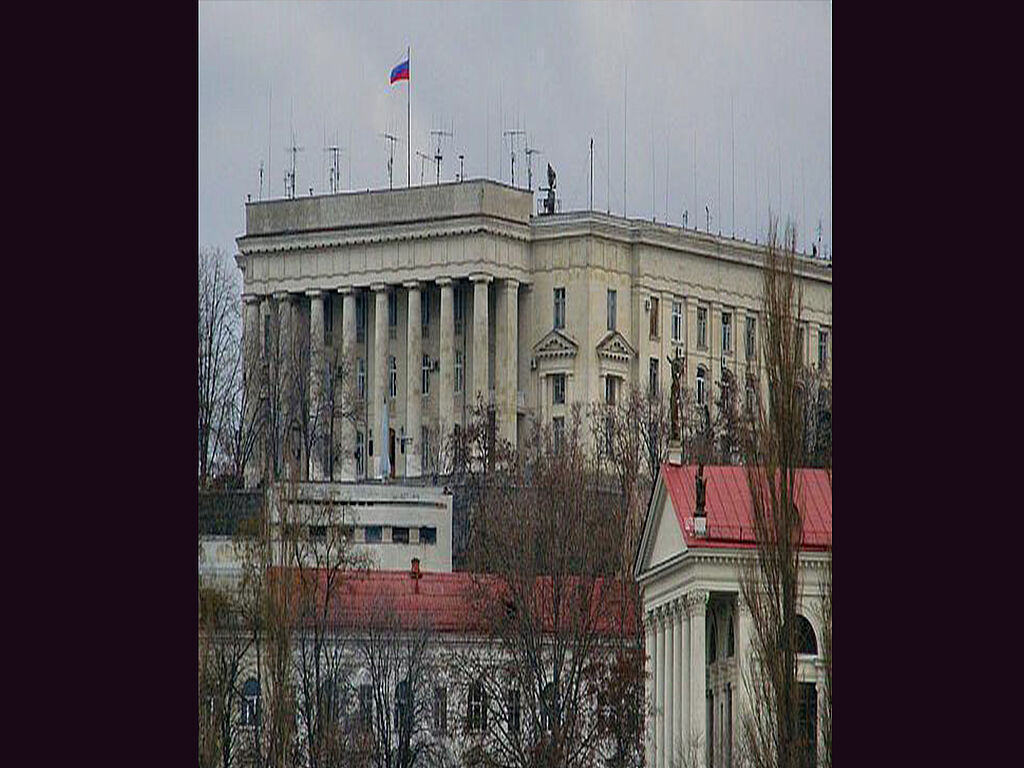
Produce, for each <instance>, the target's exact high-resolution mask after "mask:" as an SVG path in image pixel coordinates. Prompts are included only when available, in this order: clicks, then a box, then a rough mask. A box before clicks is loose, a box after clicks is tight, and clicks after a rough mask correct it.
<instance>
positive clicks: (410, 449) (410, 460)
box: [396, 281, 423, 477]
mask: <svg viewBox="0 0 1024 768" xmlns="http://www.w3.org/2000/svg"><path fill="white" fill-rule="evenodd" d="M403 285H404V286H405V289H406V290H407V291H408V296H409V306H408V310H409V311H408V313H407V317H406V328H407V332H406V338H407V340H408V345H407V346H408V351H407V353H406V356H405V360H406V362H405V372H406V373H405V436H406V438H412V439H411V440H409V439H407V440H406V444H405V476H406V477H419V476H420V475H421V474H422V471H421V470H422V466H423V465H422V463H421V461H420V457H421V454H422V451H423V449H422V446H421V445H420V440H421V437H422V433H421V430H420V427H421V426H422V416H421V411H422V408H423V382H422V376H423V345H422V343H421V340H420V335H421V334H422V332H423V326H422V321H423V318H422V316H421V314H420V310H421V305H420V301H421V296H420V284H419V283H417V282H416V281H411V282H408V283H404V284H403ZM396 459H397V457H396Z"/></svg>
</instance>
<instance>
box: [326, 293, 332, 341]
mask: <svg viewBox="0 0 1024 768" xmlns="http://www.w3.org/2000/svg"><path fill="white" fill-rule="evenodd" d="M333 343H334V300H333V299H332V298H331V297H330V296H328V297H327V298H326V299H324V346H327V347H329V346H331V345H332V344H333Z"/></svg>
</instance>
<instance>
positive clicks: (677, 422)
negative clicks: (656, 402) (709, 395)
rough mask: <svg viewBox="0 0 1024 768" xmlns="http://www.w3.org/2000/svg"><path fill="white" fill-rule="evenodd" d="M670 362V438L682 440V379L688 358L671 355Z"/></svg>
mask: <svg viewBox="0 0 1024 768" xmlns="http://www.w3.org/2000/svg"><path fill="white" fill-rule="evenodd" d="M667 359H668V364H669V367H670V368H671V369H672V397H671V399H670V400H669V409H670V410H669V432H668V438H669V440H677V441H679V442H682V439H683V425H682V418H681V416H682V410H683V403H682V397H683V392H682V380H683V374H684V373H685V368H686V360H685V358H682V357H669V358H667Z"/></svg>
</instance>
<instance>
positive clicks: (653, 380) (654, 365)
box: [647, 357, 658, 395]
mask: <svg viewBox="0 0 1024 768" xmlns="http://www.w3.org/2000/svg"><path fill="white" fill-rule="evenodd" d="M647 386H648V389H649V392H650V394H652V395H655V394H657V392H658V358H656V357H652V358H651V367H650V378H649V379H648V381H647Z"/></svg>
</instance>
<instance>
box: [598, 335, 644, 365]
mask: <svg viewBox="0 0 1024 768" xmlns="http://www.w3.org/2000/svg"><path fill="white" fill-rule="evenodd" d="M597 354H598V356H599V357H601V358H604V359H606V360H612V361H615V362H617V363H628V362H630V361H632V360H633V358H634V357H636V350H634V349H633V347H631V346H630V344H629V342H628V341H626V337H625V336H623V335H622V334H621V333H619V332H618V331H609V332H608V333H607V334H606V335H605V337H604V338H603V339H601V341H599V342H598V343H597Z"/></svg>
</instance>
